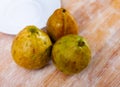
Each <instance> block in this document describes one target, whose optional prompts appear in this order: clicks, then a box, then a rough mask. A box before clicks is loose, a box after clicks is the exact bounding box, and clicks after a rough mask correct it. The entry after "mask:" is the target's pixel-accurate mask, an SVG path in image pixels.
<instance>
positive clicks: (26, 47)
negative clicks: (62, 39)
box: [11, 25, 52, 69]
mask: <svg viewBox="0 0 120 87" xmlns="http://www.w3.org/2000/svg"><path fill="white" fill-rule="evenodd" d="M51 46H52V42H51V40H50V38H49V36H48V35H47V34H46V33H45V32H43V31H42V30H40V29H38V28H37V27H36V26H34V25H31V26H27V27H25V28H24V29H23V30H21V31H20V32H19V33H18V34H17V35H16V37H15V38H14V40H13V43H12V47H11V53H12V56H13V60H14V61H15V62H16V63H17V64H18V65H20V66H22V67H24V68H26V69H39V68H42V67H44V66H45V65H46V64H47V63H48V62H49V60H50V55H51V54H50V51H51Z"/></svg>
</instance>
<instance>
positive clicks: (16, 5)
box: [0, 0, 60, 34]
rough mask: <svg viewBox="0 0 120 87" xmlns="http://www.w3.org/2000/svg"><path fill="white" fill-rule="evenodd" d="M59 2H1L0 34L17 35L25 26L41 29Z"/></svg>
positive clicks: (43, 0)
mask: <svg viewBox="0 0 120 87" xmlns="http://www.w3.org/2000/svg"><path fill="white" fill-rule="evenodd" d="M59 7H60V0H1V1H0V32H4V33H8V34H17V33H18V32H19V31H20V30H21V29H22V28H24V27H25V26H27V25H36V26H37V27H39V28H42V27H44V26H45V25H46V22H47V19H48V17H49V16H50V15H51V14H52V13H53V12H54V10H55V9H56V8H59Z"/></svg>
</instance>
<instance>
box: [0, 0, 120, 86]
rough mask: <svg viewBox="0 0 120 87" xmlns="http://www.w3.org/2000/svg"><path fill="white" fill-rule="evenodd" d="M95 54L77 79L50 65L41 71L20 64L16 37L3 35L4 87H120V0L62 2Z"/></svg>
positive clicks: (0, 72) (0, 70) (0, 77)
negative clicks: (15, 51) (14, 54)
mask: <svg viewBox="0 0 120 87" xmlns="http://www.w3.org/2000/svg"><path fill="white" fill-rule="evenodd" d="M62 7H64V8H66V9H67V10H69V11H70V13H71V14H72V15H73V17H74V18H75V20H76V21H77V23H78V25H79V32H80V33H79V35H81V36H84V37H85V38H86V39H87V41H88V43H89V45H90V48H91V51H92V60H91V62H90V64H89V66H88V67H87V68H86V69H84V70H83V71H82V72H81V73H79V74H75V75H73V76H67V75H64V74H63V73H62V72H60V71H59V70H57V69H56V68H55V66H54V65H53V63H52V62H51V61H50V63H49V64H48V65H47V66H45V67H44V68H42V69H40V70H32V71H30V70H26V69H24V68H21V67H19V66H18V65H16V64H15V63H14V61H13V59H12V56H11V53H10V50H11V44H12V41H13V39H14V36H13V35H7V34H3V33H0V87H120V1H119V0H62Z"/></svg>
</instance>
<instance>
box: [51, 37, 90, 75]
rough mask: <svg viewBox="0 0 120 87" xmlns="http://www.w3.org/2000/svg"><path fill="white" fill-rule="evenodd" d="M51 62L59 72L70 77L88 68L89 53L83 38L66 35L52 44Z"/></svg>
mask: <svg viewBox="0 0 120 87" xmlns="http://www.w3.org/2000/svg"><path fill="white" fill-rule="evenodd" d="M52 60H53V63H54V65H55V66H56V67H57V68H58V69H59V70H60V71H61V72H63V73H65V74H67V75H72V74H75V73H79V72H81V71H82V70H83V69H85V68H86V67H87V66H88V64H89V62H90V60H91V51H90V49H89V47H88V44H87V42H86V40H85V38H83V37H81V36H78V35H66V36H63V37H62V38H60V39H59V40H58V41H57V42H56V43H55V44H54V46H53V49H52Z"/></svg>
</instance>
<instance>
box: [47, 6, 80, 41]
mask: <svg viewBox="0 0 120 87" xmlns="http://www.w3.org/2000/svg"><path fill="white" fill-rule="evenodd" d="M46 30H47V32H48V34H49V36H50V37H51V39H52V40H53V41H54V42H55V41H56V40H58V39H59V38H61V37H62V36H64V35H67V34H78V25H77V23H76V21H75V19H74V18H73V16H72V15H71V14H70V13H69V11H67V10H66V9H64V8H59V9H56V10H55V11H54V12H53V14H52V15H51V16H50V17H49V18H48V21H47V25H46Z"/></svg>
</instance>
